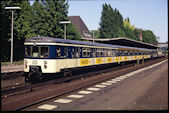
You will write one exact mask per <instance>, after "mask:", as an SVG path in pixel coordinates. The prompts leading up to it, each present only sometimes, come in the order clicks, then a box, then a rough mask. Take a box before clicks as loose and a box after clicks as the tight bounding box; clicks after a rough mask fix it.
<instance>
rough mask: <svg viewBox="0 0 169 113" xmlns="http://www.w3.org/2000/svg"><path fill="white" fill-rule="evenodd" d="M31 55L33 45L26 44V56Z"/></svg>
mask: <svg viewBox="0 0 169 113" xmlns="http://www.w3.org/2000/svg"><path fill="white" fill-rule="evenodd" d="M30 56H31V47H30V46H25V57H30Z"/></svg>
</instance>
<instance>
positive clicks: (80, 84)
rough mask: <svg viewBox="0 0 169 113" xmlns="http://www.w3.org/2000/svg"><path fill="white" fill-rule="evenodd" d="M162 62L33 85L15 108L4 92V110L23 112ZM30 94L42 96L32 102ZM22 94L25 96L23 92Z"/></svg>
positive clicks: (131, 65)
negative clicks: (45, 102)
mask: <svg viewBox="0 0 169 113" xmlns="http://www.w3.org/2000/svg"><path fill="white" fill-rule="evenodd" d="M161 60H163V59H156V60H155V61H150V60H148V61H147V62H145V64H144V65H139V66H134V64H129V65H130V66H129V65H123V66H122V67H116V68H113V69H112V68H110V69H106V70H100V71H96V72H89V73H86V74H80V75H77V76H70V77H64V78H60V79H57V80H52V81H48V82H45V83H38V84H33V85H30V86H29V87H28V86H27V88H26V89H25V90H22V91H26V90H27V91H26V92H27V93H26V92H25V94H27V96H28V98H27V100H26V101H27V102H25V103H22V104H18V105H14V106H12V102H11V103H8V104H7V102H6V103H5V101H4V100H7V99H8V98H6V97H5V93H4V92H2V96H4V97H1V99H2V109H3V110H7V108H8V110H23V109H25V108H27V107H30V106H32V105H35V104H38V103H40V102H43V101H46V100H49V99H52V98H55V97H58V96H61V95H64V94H67V93H70V92H73V91H76V90H79V89H82V88H84V87H87V86H90V85H93V84H96V83H98V82H102V81H105V80H108V79H111V78H114V77H116V76H120V75H122V74H125V73H128V72H131V71H134V70H137V69H139V68H142V67H145V66H148V65H151V64H154V63H156V62H159V61H161ZM119 68H120V70H118V69H119ZM98 74H99V75H102V76H98ZM87 75H88V77H86V76H87ZM92 75H97V76H92ZM112 75H113V76H112ZM89 76H92V77H89ZM84 78H85V79H84ZM65 81H66V82H65ZM59 83H60V84H59ZM45 88H46V89H48V92H46V90H45ZM19 89H21V88H19ZM49 90H50V91H49ZM13 91H14V90H13ZM15 91H16V90H15ZM16 92H17V91H16ZM28 92H29V94H30V92H32V93H34V94H33V95H36V93H38V92H39V93H41V94H40V95H39V96H38V98H37V99H35V97H34V98H32V101H31V100H30V99H29V98H31V96H29V94H28ZM54 92H55V93H54ZM32 93H31V95H32ZM45 93H47V94H49V95H46V94H45ZM9 94H10V93H9ZM11 94H12V93H11ZM13 94H14V93H13ZM18 94H19V93H18ZM20 94H23V92H22V93H20ZM50 94H51V95H50ZM6 95H7V93H6ZM15 96H16V94H15V95H12V96H11V98H9V99H12V98H15ZM21 96H22V95H20V98H21ZM36 97H37V96H36ZM28 100H29V101H28ZM5 105H8V106H5Z"/></svg>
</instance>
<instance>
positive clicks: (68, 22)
mask: <svg viewBox="0 0 169 113" xmlns="http://www.w3.org/2000/svg"><path fill="white" fill-rule="evenodd" d="M70 23H71V22H70V21H61V22H60V24H64V39H66V24H70Z"/></svg>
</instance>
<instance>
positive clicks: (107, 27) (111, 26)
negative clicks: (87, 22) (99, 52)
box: [100, 3, 125, 38]
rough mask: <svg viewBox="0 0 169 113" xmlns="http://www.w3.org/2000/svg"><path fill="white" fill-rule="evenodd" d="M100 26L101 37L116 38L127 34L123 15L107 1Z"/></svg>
mask: <svg viewBox="0 0 169 113" xmlns="http://www.w3.org/2000/svg"><path fill="white" fill-rule="evenodd" d="M100 27H101V29H100V36H101V38H115V37H124V36H125V33H124V25H123V17H122V15H121V14H120V12H119V11H118V10H117V9H116V8H115V9H113V8H112V7H111V6H110V5H107V4H106V3H105V4H103V11H102V16H101V22H100Z"/></svg>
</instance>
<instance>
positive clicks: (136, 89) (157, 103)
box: [29, 60, 168, 111]
mask: <svg viewBox="0 0 169 113" xmlns="http://www.w3.org/2000/svg"><path fill="white" fill-rule="evenodd" d="M29 110H33V111H34V110H35V111H43V110H53V111H57V110H168V60H165V61H163V62H161V63H158V65H157V64H156V65H153V66H149V67H146V68H143V69H139V70H137V71H135V72H132V73H129V74H126V75H122V76H121V77H118V78H114V79H111V80H108V81H105V82H103V83H98V84H96V85H93V86H91V87H89V88H85V89H82V90H80V91H77V92H73V93H72V94H68V95H64V96H62V97H59V98H55V99H53V100H51V101H48V102H44V103H42V104H40V105H36V106H34V107H32V108H31V109H29Z"/></svg>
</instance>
